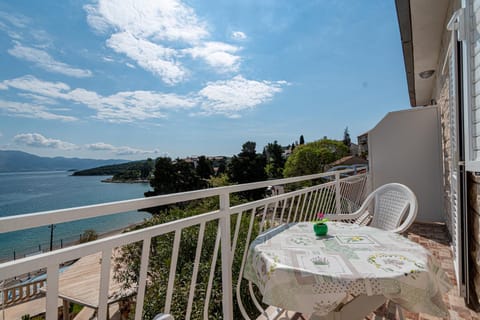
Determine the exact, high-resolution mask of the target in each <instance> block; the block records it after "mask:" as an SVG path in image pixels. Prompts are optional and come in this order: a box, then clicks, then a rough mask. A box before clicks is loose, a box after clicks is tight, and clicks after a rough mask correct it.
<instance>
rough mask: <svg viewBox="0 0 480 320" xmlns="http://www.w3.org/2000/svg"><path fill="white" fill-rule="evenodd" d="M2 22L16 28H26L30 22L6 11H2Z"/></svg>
mask: <svg viewBox="0 0 480 320" xmlns="http://www.w3.org/2000/svg"><path fill="white" fill-rule="evenodd" d="M0 20H3V21H6V22H7V23H9V24H10V25H12V26H14V27H16V28H25V27H26V26H27V25H28V23H29V22H30V19H29V18H27V17H26V16H23V15H20V14H17V13H12V12H5V11H0Z"/></svg>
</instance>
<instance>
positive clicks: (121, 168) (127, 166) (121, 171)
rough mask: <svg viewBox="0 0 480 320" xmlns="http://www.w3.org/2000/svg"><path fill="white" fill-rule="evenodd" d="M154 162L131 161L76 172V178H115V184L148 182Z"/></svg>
mask: <svg viewBox="0 0 480 320" xmlns="http://www.w3.org/2000/svg"><path fill="white" fill-rule="evenodd" d="M153 165H154V161H153V160H152V159H150V158H149V159H147V160H141V161H131V162H127V163H122V164H115V165H108V166H102V167H97V168H93V169H87V170H82V171H76V172H74V173H73V175H74V176H110V175H111V176H113V177H112V180H111V181H113V182H116V181H120V182H122V181H135V180H146V179H148V178H149V176H150V174H151V172H152V170H153Z"/></svg>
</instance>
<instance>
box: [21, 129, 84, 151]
mask: <svg viewBox="0 0 480 320" xmlns="http://www.w3.org/2000/svg"><path fill="white" fill-rule="evenodd" d="M13 141H14V142H15V143H17V144H22V145H27V146H31V147H40V148H52V149H60V150H74V149H78V147H77V146H76V145H75V144H73V143H70V142H65V141H62V140H58V139H51V138H46V137H44V136H43V135H41V134H39V133H22V134H17V135H16V136H15V137H13Z"/></svg>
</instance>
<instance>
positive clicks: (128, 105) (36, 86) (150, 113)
mask: <svg viewBox="0 0 480 320" xmlns="http://www.w3.org/2000/svg"><path fill="white" fill-rule="evenodd" d="M0 86H3V87H4V88H7V89H8V88H14V89H17V90H20V91H26V92H27V94H35V95H39V96H41V97H45V98H46V99H54V100H55V101H58V100H63V101H67V102H68V101H69V102H73V103H78V104H83V105H85V106H86V107H88V108H90V109H92V110H94V111H95V112H96V115H95V118H97V119H100V120H105V121H108V122H134V121H138V120H145V119H152V118H164V117H166V112H167V111H171V110H178V109H188V108H193V107H194V106H195V105H196V101H195V98H194V97H190V96H180V95H176V94H172V93H160V92H154V91H123V92H118V93H116V94H113V95H109V96H102V95H99V94H98V93H96V92H94V91H89V90H86V89H83V88H77V89H73V90H71V88H70V87H69V86H68V85H66V84H64V83H62V82H48V81H42V80H40V79H37V78H35V77H34V76H30V75H29V76H24V77H20V78H16V79H12V80H5V81H3V82H0ZM27 106H28V108H27ZM2 107H3V109H6V110H7V111H9V112H11V113H14V114H17V115H20V116H27V115H29V117H33V116H34V115H35V112H40V111H43V112H44V113H43V114H44V118H45V119H47V116H49V117H50V118H51V119H53V117H54V116H56V117H63V118H62V119H63V120H67V119H64V118H67V117H64V116H59V115H53V114H48V115H47V114H45V112H46V109H45V108H44V107H39V106H34V105H29V104H24V103H12V104H11V105H10V102H8V103H7V102H6V103H5V104H4V105H3V104H0V108H2ZM25 110H30V111H29V112H25ZM20 111H22V112H23V113H22V112H20ZM69 118H71V119H70V120H72V119H74V118H72V117H69Z"/></svg>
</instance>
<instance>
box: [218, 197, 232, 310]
mask: <svg viewBox="0 0 480 320" xmlns="http://www.w3.org/2000/svg"><path fill="white" fill-rule="evenodd" d="M220 212H221V213H222V215H221V218H220V232H221V238H220V239H221V244H222V246H221V248H222V289H223V290H222V292H223V299H222V304H223V318H224V319H233V295H232V267H231V265H232V257H231V255H232V252H231V245H230V194H229V193H228V192H227V193H222V194H220Z"/></svg>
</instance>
